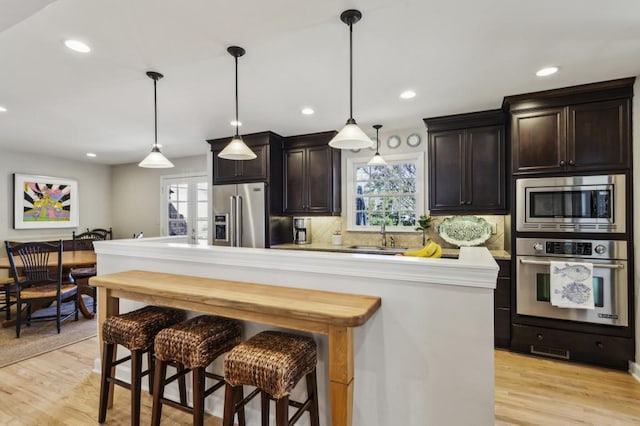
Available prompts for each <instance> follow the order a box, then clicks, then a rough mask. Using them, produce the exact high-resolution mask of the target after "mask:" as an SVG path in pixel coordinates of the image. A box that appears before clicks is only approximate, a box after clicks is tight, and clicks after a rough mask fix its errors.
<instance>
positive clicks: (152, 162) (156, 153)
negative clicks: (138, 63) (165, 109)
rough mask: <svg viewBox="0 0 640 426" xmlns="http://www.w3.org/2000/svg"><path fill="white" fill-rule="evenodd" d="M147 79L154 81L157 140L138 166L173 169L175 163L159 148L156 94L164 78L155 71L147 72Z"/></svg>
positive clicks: (154, 112)
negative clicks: (159, 81)
mask: <svg viewBox="0 0 640 426" xmlns="http://www.w3.org/2000/svg"><path fill="white" fill-rule="evenodd" d="M147 77H149V78H150V79H152V80H153V114H154V123H155V139H154V142H153V147H152V148H151V152H150V153H149V155H147V156H146V157H145V159H144V160H142V161H141V162H140V163H139V164H138V166H139V167H145V168H149V169H168V168H170V167H173V163H172V162H171V161H169V160H167V157H165V156H164V155H162V153H161V152H160V148H159V147H158V95H157V92H156V84H157V83H158V80H160V79H161V78H162V77H164V76H163V75H162V74H160V73H159V72H155V71H147Z"/></svg>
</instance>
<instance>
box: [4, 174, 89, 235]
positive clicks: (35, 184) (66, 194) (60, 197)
mask: <svg viewBox="0 0 640 426" xmlns="http://www.w3.org/2000/svg"><path fill="white" fill-rule="evenodd" d="M13 188H14V193H13V228H14V229H42V228H75V227H77V226H78V225H79V222H80V221H79V217H78V212H79V205H78V182H77V181H76V180H73V179H66V178H58V177H51V176H37V175H26V174H20V173H14V174H13Z"/></svg>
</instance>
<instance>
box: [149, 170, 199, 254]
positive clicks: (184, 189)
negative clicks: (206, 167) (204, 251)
mask: <svg viewBox="0 0 640 426" xmlns="http://www.w3.org/2000/svg"><path fill="white" fill-rule="evenodd" d="M161 186H162V226H161V234H162V235H167V236H172V235H185V236H187V241H188V242H189V243H190V244H207V235H208V227H209V225H208V224H209V221H208V206H209V192H208V185H207V176H206V175H196V176H180V177H164V176H163V177H162V185H161Z"/></svg>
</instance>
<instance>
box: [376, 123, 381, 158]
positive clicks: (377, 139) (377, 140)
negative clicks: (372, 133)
mask: <svg viewBox="0 0 640 426" xmlns="http://www.w3.org/2000/svg"><path fill="white" fill-rule="evenodd" d="M378 130H380V129H379V128H378V129H376V155H380V153H379V152H378V144H380V138H379V137H378Z"/></svg>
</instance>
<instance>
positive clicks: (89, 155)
mask: <svg viewBox="0 0 640 426" xmlns="http://www.w3.org/2000/svg"><path fill="white" fill-rule="evenodd" d="M87 157H91V158H93V157H97V155H96V154H94V153H93V152H87Z"/></svg>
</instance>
